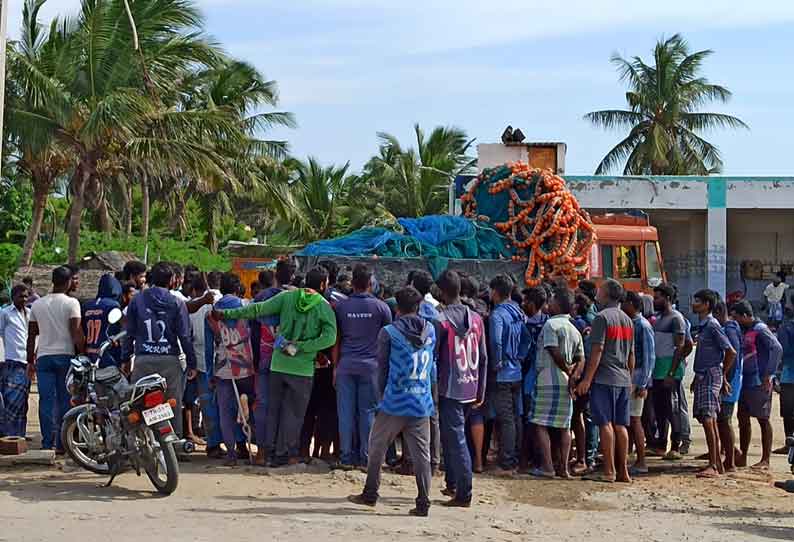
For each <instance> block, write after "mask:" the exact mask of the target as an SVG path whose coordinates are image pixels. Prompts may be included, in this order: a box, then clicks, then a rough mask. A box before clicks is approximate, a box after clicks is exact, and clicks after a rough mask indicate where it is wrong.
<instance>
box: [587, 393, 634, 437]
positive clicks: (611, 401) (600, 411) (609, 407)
mask: <svg viewBox="0 0 794 542" xmlns="http://www.w3.org/2000/svg"><path fill="white" fill-rule="evenodd" d="M630 391H631V388H619V387H617V386H607V385H606V384H593V385H592V386H591V387H590V414H591V416H592V419H593V423H594V424H595V425H597V426H599V427H601V426H604V425H609V424H613V425H624V426H626V427H628V425H629V392H630Z"/></svg>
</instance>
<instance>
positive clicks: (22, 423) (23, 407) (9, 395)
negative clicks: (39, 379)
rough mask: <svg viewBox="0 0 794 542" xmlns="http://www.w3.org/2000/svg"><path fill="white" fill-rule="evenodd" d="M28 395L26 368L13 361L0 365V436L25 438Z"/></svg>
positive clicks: (28, 380) (28, 382)
mask: <svg viewBox="0 0 794 542" xmlns="http://www.w3.org/2000/svg"><path fill="white" fill-rule="evenodd" d="M29 393H30V379H29V378H28V366H27V365H26V364H24V363H21V362H19V361H14V360H8V361H5V362H3V363H0V405H2V406H0V435H3V436H7V437H24V436H25V429H26V427H27V423H28V420H27V414H28V395H29Z"/></svg>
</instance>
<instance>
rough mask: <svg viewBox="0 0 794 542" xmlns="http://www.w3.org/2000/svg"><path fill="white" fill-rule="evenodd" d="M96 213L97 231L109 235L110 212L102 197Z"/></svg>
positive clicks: (110, 224)
mask: <svg viewBox="0 0 794 542" xmlns="http://www.w3.org/2000/svg"><path fill="white" fill-rule="evenodd" d="M96 211H97V222H99V231H101V232H102V233H110V232H111V231H113V223H112V222H111V220H110V211H109V210H108V200H107V198H105V196H104V195H103V196H102V198H100V200H99V203H98V204H97V210H96Z"/></svg>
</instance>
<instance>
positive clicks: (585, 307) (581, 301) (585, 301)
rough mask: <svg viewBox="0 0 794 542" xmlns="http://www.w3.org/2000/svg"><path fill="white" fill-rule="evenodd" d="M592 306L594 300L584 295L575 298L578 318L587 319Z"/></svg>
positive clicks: (575, 309) (580, 294) (574, 302)
mask: <svg viewBox="0 0 794 542" xmlns="http://www.w3.org/2000/svg"><path fill="white" fill-rule="evenodd" d="M592 305H593V300H592V299H590V298H589V297H587V296H586V295H584V294H582V293H579V294H575V295H574V296H573V306H574V311H575V312H576V315H577V316H581V317H582V318H584V317H586V316H587V313H588V312H589V310H590V307H591V306H592Z"/></svg>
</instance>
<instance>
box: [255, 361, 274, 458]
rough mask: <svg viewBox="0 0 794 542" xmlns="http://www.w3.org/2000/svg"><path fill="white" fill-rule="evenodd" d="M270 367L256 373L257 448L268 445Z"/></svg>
mask: <svg viewBox="0 0 794 542" xmlns="http://www.w3.org/2000/svg"><path fill="white" fill-rule="evenodd" d="M269 380H270V369H265V370H263V371H261V372H259V371H257V373H256V403H254V433H255V435H256V447H257V449H262V450H264V449H265V448H266V447H267V398H268V389H267V388H268V386H269V385H270V384H269V383H268V382H269Z"/></svg>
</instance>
